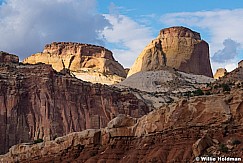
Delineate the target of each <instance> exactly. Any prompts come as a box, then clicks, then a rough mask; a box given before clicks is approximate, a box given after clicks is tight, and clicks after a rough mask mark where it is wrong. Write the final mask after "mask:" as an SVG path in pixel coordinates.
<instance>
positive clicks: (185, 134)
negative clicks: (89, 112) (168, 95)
mask: <svg viewBox="0 0 243 163" xmlns="http://www.w3.org/2000/svg"><path fill="white" fill-rule="evenodd" d="M229 98H230V99H231V100H229ZM242 114H243V90H242V89H235V90H234V91H231V92H230V94H217V95H210V96H200V97H195V98H191V99H190V100H186V99H182V100H181V101H179V102H177V103H173V104H171V105H168V106H166V107H162V108H160V109H158V110H154V111H152V112H150V113H149V114H148V115H145V116H143V117H141V118H139V119H134V118H132V117H129V116H128V117H126V116H124V115H120V116H118V117H116V118H115V119H113V120H112V121H110V122H109V123H108V127H106V128H104V129H99V130H86V131H83V132H78V133H72V134H69V135H67V136H64V137H60V138H56V139H55V140H53V141H46V142H43V143H39V144H35V145H28V144H19V145H16V146H13V147H12V148H11V149H10V152H9V153H7V154H6V155H3V156H0V161H5V162H6V161H20V162H66V161H70V162H72V161H76V162H193V161H195V157H198V156H208V155H210V156H213V157H220V156H221V157H222V156H224V157H231V158H232V157H234V158H241V159H242V157H243V153H242V150H241V149H242V148H243V144H242V142H241V140H242V139H243V136H242V135H243V126H242V121H243V116H242Z"/></svg>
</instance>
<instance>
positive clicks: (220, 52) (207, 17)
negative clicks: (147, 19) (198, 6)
mask: <svg viewBox="0 0 243 163" xmlns="http://www.w3.org/2000/svg"><path fill="white" fill-rule="evenodd" d="M242 15H243V9H234V10H214V11H199V12H180V13H170V14H165V15H163V16H161V22H162V23H164V24H166V25H170V26H171V25H183V26H187V27H190V28H197V29H200V31H202V32H203V33H204V34H205V35H207V36H206V37H208V40H206V41H207V42H209V44H210V54H211V56H213V55H214V54H215V57H213V60H212V63H213V69H214V71H215V69H216V68H218V67H216V66H215V65H218V64H216V61H217V62H219V61H220V62H221V64H220V66H222V67H232V65H234V64H233V62H237V61H236V60H237V59H238V60H239V59H240V54H237V49H238V50H239V51H242V50H243V49H242V47H241V46H239V44H241V45H243V37H242V35H243V30H242V27H243V17H242ZM202 37H203V38H204V37H205V36H203V35H202ZM228 38H231V40H232V41H229V40H228V41H227V39H228ZM225 40H226V41H225ZM222 42H224V44H222ZM227 52H231V54H228V57H231V59H232V57H235V58H236V59H235V60H227V59H226V58H227V55H226V54H225V53H227ZM217 56H221V57H222V56H223V58H222V60H220V58H218V57H217ZM225 57H226V58H225ZM223 60H224V61H225V62H224V63H222V61H223ZM229 65H230V66H229Z"/></svg>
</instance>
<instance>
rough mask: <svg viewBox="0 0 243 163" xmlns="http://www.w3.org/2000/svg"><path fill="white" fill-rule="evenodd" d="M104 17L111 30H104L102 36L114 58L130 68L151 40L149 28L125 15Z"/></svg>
mask: <svg viewBox="0 0 243 163" xmlns="http://www.w3.org/2000/svg"><path fill="white" fill-rule="evenodd" d="M105 17H106V18H107V19H108V20H109V21H110V23H111V24H112V28H105V30H104V31H103V36H104V38H105V39H106V41H107V42H108V43H109V44H112V45H111V46H110V47H111V50H112V51H113V53H114V56H115V58H116V59H117V60H118V61H119V62H120V63H122V65H123V66H125V67H130V66H131V65H132V64H133V63H134V61H135V59H136V58H137V57H138V55H139V54H140V53H141V52H142V50H143V48H144V47H145V46H146V45H147V44H148V43H149V42H150V41H151V40H152V38H153V37H152V33H151V30H150V28H148V27H146V26H143V25H141V24H139V23H138V22H136V21H134V20H132V19H131V18H129V17H127V16H125V15H118V14H115V15H113V14H110V15H105Z"/></svg>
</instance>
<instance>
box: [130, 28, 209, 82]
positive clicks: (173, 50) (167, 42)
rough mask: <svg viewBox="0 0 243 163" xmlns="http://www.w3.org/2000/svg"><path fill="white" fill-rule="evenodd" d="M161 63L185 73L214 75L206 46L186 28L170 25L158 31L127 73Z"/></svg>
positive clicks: (150, 67)
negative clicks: (156, 35)
mask: <svg viewBox="0 0 243 163" xmlns="http://www.w3.org/2000/svg"><path fill="white" fill-rule="evenodd" d="M164 66H169V67H173V68H176V69H178V70H180V71H184V72H187V73H192V74H197V75H205V76H209V77H213V75H212V70H211V65H210V60H209V46H208V43H207V42H205V41H204V40H201V37H200V34H199V33H197V32H194V31H192V30H190V29H188V28H185V27H171V28H166V29H163V30H161V31H160V34H159V36H158V37H157V38H156V39H154V40H152V42H151V43H149V44H148V45H147V46H146V47H145V49H144V50H143V51H142V53H141V54H140V55H139V57H138V58H137V60H136V61H135V63H134V64H133V66H132V67H131V69H130V71H129V73H128V76H131V75H132V74H134V73H137V72H139V71H149V70H158V69H161V68H162V67H164Z"/></svg>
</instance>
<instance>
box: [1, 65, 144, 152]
mask: <svg viewBox="0 0 243 163" xmlns="http://www.w3.org/2000/svg"><path fill="white" fill-rule="evenodd" d="M68 72H69V71H61V72H56V71H55V70H53V69H52V66H51V65H46V64H36V65H27V64H2V63H0V144H1V145H0V153H1V154H2V153H4V152H7V151H8V149H9V147H11V146H12V145H14V144H17V143H21V142H32V141H33V140H36V139H44V140H52V139H53V138H55V137H57V136H62V135H66V134H68V133H70V132H76V131H82V130H84V129H89V128H93V129H99V128H101V127H105V126H106V125H107V123H108V122H109V121H110V120H111V119H112V118H114V117H115V116H116V115H117V114H128V115H131V116H132V117H141V116H142V115H144V114H146V113H148V112H149V109H148V107H147V105H146V104H145V103H144V102H143V101H141V100H139V99H137V98H136V96H134V95H133V94H131V93H129V92H126V93H122V92H121V90H119V89H118V88H115V87H114V88H112V87H109V86H107V85H102V84H91V83H88V82H84V81H81V80H79V79H77V78H74V77H72V76H71V75H70V74H69V73H68Z"/></svg>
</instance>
